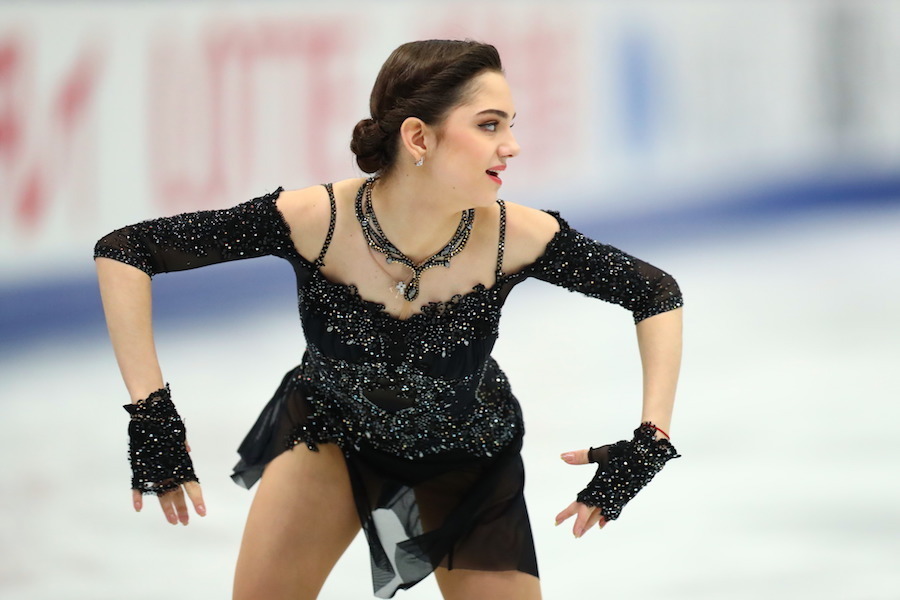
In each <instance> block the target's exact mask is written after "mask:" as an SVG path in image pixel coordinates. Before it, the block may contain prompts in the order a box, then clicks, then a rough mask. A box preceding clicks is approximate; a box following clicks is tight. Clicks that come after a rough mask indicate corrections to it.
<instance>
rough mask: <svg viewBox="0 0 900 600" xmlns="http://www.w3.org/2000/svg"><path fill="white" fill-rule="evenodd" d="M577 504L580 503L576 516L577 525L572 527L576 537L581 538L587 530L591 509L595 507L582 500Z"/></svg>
mask: <svg viewBox="0 0 900 600" xmlns="http://www.w3.org/2000/svg"><path fill="white" fill-rule="evenodd" d="M576 504H577V505H578V511H577V512H576V516H575V525H574V526H573V527H572V534H573V535H574V536H575V537H576V538H580V537H581V536H583V535H584V532H585V531H586V529H585V526H586V525H587V522H588V518H589V517H590V516H591V511H592V510H593V509H592V508H591V507H590V506H587V505H585V504H582V503H580V502H576Z"/></svg>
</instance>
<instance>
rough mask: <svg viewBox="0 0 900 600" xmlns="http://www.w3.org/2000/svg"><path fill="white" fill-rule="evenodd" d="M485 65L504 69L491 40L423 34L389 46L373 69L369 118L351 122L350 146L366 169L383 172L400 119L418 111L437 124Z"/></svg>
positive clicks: (417, 114)
mask: <svg viewBox="0 0 900 600" xmlns="http://www.w3.org/2000/svg"><path fill="white" fill-rule="evenodd" d="M486 71H496V72H499V73H502V72H503V67H502V65H501V63H500V55H499V54H498V53H497V49H496V48H494V46H491V45H490V44H483V43H480V42H475V41H471V40H464V41H463V40H424V41H418V42H409V43H406V44H403V45H402V46H400V47H399V48H397V49H396V50H394V51H393V52H392V53H391V55H390V56H389V57H388V59H387V60H386V61H385V63H384V65H382V67H381V71H380V72H379V73H378V77H377V78H376V79H375V85H374V86H373V87H372V95H371V97H370V99H369V110H370V112H371V118H368V119H363V120H362V121H360V122H359V123H357V124H356V127H354V128H353V138H352V140H351V141H350V150H352V151H353V153H354V154H355V155H356V163H357V164H358V165H359V168H360V169H362V170H363V171H364V172H366V173H376V172H378V173H380V174H382V175H384V174H386V173H388V172H389V171H390V170H391V168H392V167H393V166H394V163H395V162H396V159H397V150H398V139H399V133H400V125H402V124H403V121H405V120H406V119H407V118H409V117H417V118H419V119H421V120H422V121H423V122H425V123H426V124H428V125H431V126H439V125H440V124H441V123H442V122H443V120H444V118H446V116H447V114H448V113H449V112H450V110H451V109H452V108H454V107H455V106H458V105H459V104H461V103H463V102H464V101H465V100H466V98H467V94H468V93H469V92H470V87H469V83H470V82H471V81H472V80H473V79H474V78H475V77H477V76H478V75H480V74H482V73H484V72H486Z"/></svg>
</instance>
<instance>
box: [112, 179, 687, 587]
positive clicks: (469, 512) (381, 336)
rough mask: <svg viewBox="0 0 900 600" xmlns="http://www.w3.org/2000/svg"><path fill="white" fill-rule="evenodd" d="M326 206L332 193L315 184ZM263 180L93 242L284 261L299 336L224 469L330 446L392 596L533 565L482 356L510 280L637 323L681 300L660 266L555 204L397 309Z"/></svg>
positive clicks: (138, 256) (514, 420) (159, 266)
mask: <svg viewBox="0 0 900 600" xmlns="http://www.w3.org/2000/svg"><path fill="white" fill-rule="evenodd" d="M326 189H327V190H328V194H329V198H330V200H331V206H332V230H333V223H334V213H335V201H334V195H333V191H332V189H331V186H330V185H326ZM280 192H281V188H279V189H278V190H276V191H275V192H273V193H271V194H268V195H265V196H262V197H259V198H256V199H254V200H251V201H249V202H245V203H243V204H240V205H238V206H236V207H234V208H231V209H226V210H217V211H201V212H196V213H188V214H182V215H178V216H174V217H170V218H162V219H156V220H151V221H145V222H142V223H138V224H136V225H132V226H130V227H125V228H123V229H120V230H118V231H115V232H113V233H110V234H109V235H107V236H106V237H104V238H103V239H101V240H100V241H99V242H98V243H97V246H96V248H95V256H98V257H106V258H112V259H115V260H118V261H121V262H125V263H127V264H130V265H132V266H135V267H137V268H139V269H141V270H142V271H144V272H145V273H147V274H148V275H150V276H151V277H152V276H153V275H156V274H157V273H163V272H169V271H178V270H183V269H191V268H196V267H200V266H204V265H208V264H213V263H218V262H223V261H230V260H236V259H242V258H251V257H257V256H263V255H275V256H279V257H281V258H284V259H286V260H287V261H289V262H290V263H291V264H292V265H293V267H294V270H295V272H296V276H297V290H298V297H299V308H300V318H301V322H302V325H303V330H304V334H305V337H306V342H307V349H306V352H305V354H304V356H303V361H302V363H301V364H300V365H299V366H298V367H296V368H295V369H293V370H292V371H290V372H289V373H287V375H285V377H284V379H283V381H282V382H281V385H280V386H279V388H278V390H277V391H276V393H275V395H274V396H273V398H272V399H271V401H270V402H269V403H268V405H267V406H266V407H265V409H264V410H263V412H262V414H261V415H260V417H259V419H258V421H257V422H256V424H255V425H254V426H253V428H252V429H251V431H250V433H249V434H248V436H247V438H246V439H245V440H244V442H243V443H242V444H241V446H240V449H239V453H240V456H241V460H240V462H239V464H238V465H237V466H236V468H235V473H234V475H233V478H234V479H235V481H237V482H238V483H240V484H242V485H245V486H247V487H249V486H251V485H253V484H254V483H255V482H256V480H257V479H258V478H259V477H260V474H261V473H262V470H263V468H264V467H265V465H266V464H267V463H268V462H269V461H270V460H272V459H273V458H274V457H275V456H277V455H278V454H280V453H281V452H283V451H285V450H286V449H287V448H289V447H292V446H293V445H296V444H300V443H303V444H306V445H307V446H308V447H309V448H311V449H316V446H317V444H320V443H325V442H334V443H337V444H338V445H339V446H340V447H341V449H342V450H343V453H344V456H345V458H346V462H347V467H348V470H349V472H350V478H351V482H352V486H353V490H354V495H355V498H356V504H357V508H358V510H359V515H360V520H361V522H362V525H363V529H364V531H365V533H366V536H367V539H368V542H369V547H370V551H371V558H372V571H373V579H374V587H375V593H376V596H378V597H381V598H390V597H392V596H393V595H394V593H395V591H396V590H397V589H401V588H408V587H410V586H412V585H414V584H415V583H416V582H418V581H420V580H421V579H422V578H424V577H425V576H427V575H428V574H429V573H430V572H431V571H432V570H433V569H434V568H436V567H437V566H444V567H447V568H464V569H477V570H492V571H493V570H496V571H505V570H519V571H523V572H526V573H531V574H533V575H537V564H536V559H535V554H534V546H533V542H532V536H531V529H530V525H529V521H528V515H527V511H526V508H525V502H524V498H523V495H522V491H523V488H524V471H523V468H522V461H521V457H520V449H521V443H522V435H523V426H522V417H521V412H520V408H519V404H518V402H517V401H516V399H515V397H514V396H513V394H512V392H511V390H510V386H509V383H508V381H507V379H506V377H505V375H504V374H503V372H502V371H501V370H500V368H499V367H498V365H497V363H496V362H495V361H494V360H493V359H492V358H491V356H490V354H491V350H492V348H493V346H494V343H495V341H496V340H497V334H498V324H499V320H500V311H501V308H502V306H503V303H504V301H505V299H506V297H507V295H508V294H509V292H510V291H511V290H512V288H513V287H514V286H515V285H516V284H518V283H520V282H522V281H524V280H525V279H527V278H528V277H535V278H538V279H542V280H544V281H548V282H550V283H553V284H555V285H560V286H563V287H565V288H568V289H570V290H575V291H578V292H582V293H584V294H587V295H589V296H593V297H597V298H601V299H603V300H606V301H609V302H615V303H617V304H620V305H622V306H624V307H625V308H627V309H629V310H631V311H632V312H633V314H634V319H635V321H636V322H637V321H640V320H641V319H645V318H647V317H650V316H652V315H655V314H658V313H661V312H665V311H668V310H671V309H674V308H677V307H679V306H681V303H682V300H681V295H680V292H679V289H678V286H677V284H676V283H675V281H674V279H672V278H671V277H670V276H669V275H667V274H666V273H664V272H662V271H660V270H659V269H657V268H655V267H653V266H651V265H649V264H647V263H645V262H642V261H640V260H638V259H636V258H634V257H631V256H629V255H627V254H625V253H624V252H622V251H620V250H617V249H615V248H613V247H611V246H607V245H603V244H600V243H598V242H595V241H592V240H590V239H588V238H586V237H585V236H583V235H582V234H580V233H578V232H577V231H575V230H573V229H572V228H570V227H569V225H568V224H567V223H566V222H565V221H564V220H563V219H562V218H560V217H559V215H558V214H557V213H551V214H553V215H554V216H555V217H556V218H557V220H558V221H559V225H560V230H559V231H558V232H557V233H556V234H555V236H554V237H553V239H552V240H551V241H550V242H549V243H548V245H547V247H546V249H545V251H544V253H543V255H542V256H540V258H538V259H537V260H536V261H535V262H534V263H532V264H531V265H528V266H527V267H526V268H524V269H522V270H521V271H519V272H517V273H510V274H505V273H502V272H501V270H500V265H501V264H502V256H503V245H504V239H503V238H504V232H505V206H504V205H503V203H502V201H499V203H500V208H501V233H500V247H499V249H498V261H497V272H496V282H495V283H494V284H493V285H492V286H490V287H486V286H484V285H479V286H476V287H475V288H473V289H472V290H471V291H470V292H468V293H466V294H463V295H459V296H456V297H454V298H452V299H451V300H449V301H447V302H443V303H432V304H429V305H426V306H425V307H424V308H423V309H422V311H421V312H419V313H417V314H414V315H413V316H412V317H410V318H409V319H406V320H400V319H397V318H394V317H393V316H391V315H390V314H388V313H387V312H385V311H384V310H383V306H382V305H380V304H377V303H374V302H369V301H367V300H365V299H363V298H361V297H360V296H359V294H358V292H357V290H356V288H355V287H353V286H348V285H342V284H336V283H333V282H331V281H329V280H328V279H326V278H325V277H324V276H323V274H322V272H321V271H320V267H321V266H322V265H323V264H324V262H323V261H324V258H325V255H326V252H327V250H328V244H329V243H330V237H331V236H330V235H329V238H328V239H327V240H326V242H325V245H324V247H323V248H322V250H321V253H320V254H319V257H318V258H317V259H316V260H315V261H312V262H311V261H309V260H307V259H305V258H304V257H302V256H301V255H300V254H299V253H298V252H297V250H296V249H295V247H294V245H293V243H292V241H291V238H290V231H289V227H288V225H287V223H286V222H285V220H284V218H283V217H282V215H281V213H280V212H279V211H278V209H277V207H276V205H275V201H276V199H277V198H278V196H279V194H280Z"/></svg>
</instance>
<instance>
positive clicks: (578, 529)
mask: <svg viewBox="0 0 900 600" xmlns="http://www.w3.org/2000/svg"><path fill="white" fill-rule="evenodd" d="M560 458H562V459H563V460H564V461H565V462H567V463H568V464H570V465H586V464H588V463H589V461H588V451H587V450H575V451H573V452H564V453H563V454H561V455H560ZM573 515H574V516H575V525H574V526H573V527H572V533H573V534H574V535H575V537H576V538H580V537H581V536H583V535H584V534H585V532H587V531H588V530H589V529H590V528H591V527H593V526H594V525H597V527H598V528H599V529H603V526H604V525H606V523H607V521H606V518H605V517H603V515H602V514H600V508H599V507H596V506H588V505H587V504H582V503H581V502H573V503H572V504H570V505H569V506H567V507H566V508H565V509H564V510H563V511H562V512H561V513H559V514H558V515H556V524H557V525H559V524H561V523H562V522H563V521H565V520H567V519H568V518H569V517H571V516H573Z"/></svg>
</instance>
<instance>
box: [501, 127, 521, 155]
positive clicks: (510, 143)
mask: <svg viewBox="0 0 900 600" xmlns="http://www.w3.org/2000/svg"><path fill="white" fill-rule="evenodd" d="M520 150H521V148H520V147H519V142H517V141H516V136H515V135H513V133H512V132H511V131H510V132H509V136H508V137H507V139H506V140H504V141H503V144H501V146H500V152H499V154H500V156H502V157H505V158H514V157H516V156H518V155H519V151H520Z"/></svg>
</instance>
